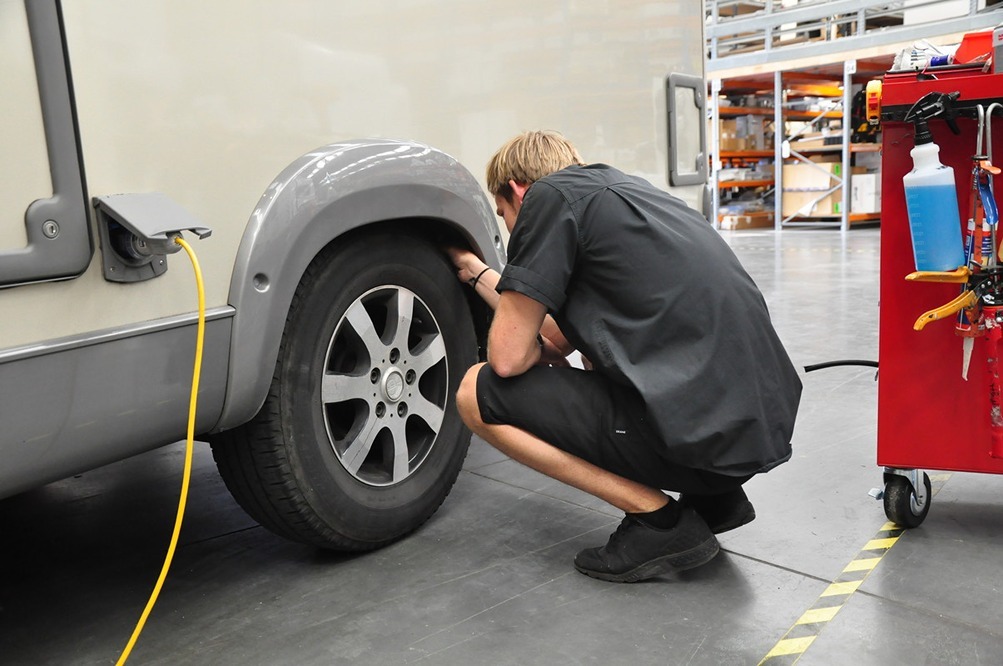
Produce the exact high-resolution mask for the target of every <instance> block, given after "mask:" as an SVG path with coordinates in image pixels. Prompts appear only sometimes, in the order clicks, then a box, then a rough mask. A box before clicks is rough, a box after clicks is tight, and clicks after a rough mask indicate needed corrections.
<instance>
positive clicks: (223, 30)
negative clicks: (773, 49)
mask: <svg viewBox="0 0 1003 666" xmlns="http://www.w3.org/2000/svg"><path fill="white" fill-rule="evenodd" d="M63 11H64V14H65V20H66V29H67V33H68V34H67V39H68V44H69V50H70V59H71V63H72V67H73V78H74V85H75V88H76V100H77V107H78V109H77V110H78V115H79V121H80V128H81V134H82V137H81V139H82V144H83V150H84V163H85V166H86V169H87V184H88V189H89V193H90V195H92V196H97V195H106V194H114V193H121V192H148V191H159V192H164V193H165V194H167V195H168V196H170V197H171V198H173V199H174V200H175V201H177V202H178V203H180V204H182V205H183V206H185V207H186V208H187V209H188V210H189V211H191V212H192V213H193V214H194V215H195V216H197V217H198V218H200V219H201V220H202V221H203V223H204V224H206V225H208V226H210V227H212V228H213V230H214V233H213V235H212V237H211V238H209V239H207V240H205V241H197V242H195V243H194V246H195V249H196V251H197V252H198V255H199V259H200V262H201V264H202V268H203V270H204V271H205V278H206V290H207V297H208V302H209V305H210V307H212V306H218V305H223V304H225V302H226V295H227V293H228V290H229V282H230V273H231V269H232V263H233V260H234V256H235V254H236V250H237V246H238V244H239V242H240V237H241V234H242V232H243V229H244V226H245V224H246V222H247V219H248V217H249V216H250V214H251V212H252V211H253V209H254V207H255V204H256V202H257V200H258V198H259V197H260V195H261V193H262V192H263V191H264V190H265V188H266V187H267V185H268V184H269V182H270V181H271V180H272V179H273V178H274V176H275V175H277V174H278V173H279V171H281V170H282V169H283V168H284V167H285V166H286V165H287V164H288V163H289V162H291V161H292V160H293V159H294V158H296V157H297V156H299V155H300V154H302V153H305V152H307V151H309V150H311V149H312V148H314V147H316V146H319V145H323V144H326V143H330V142H332V141H337V140H343V139H351V138H360V137H393V138H409V139H415V140H418V141H422V142H425V143H429V144H431V145H433V146H435V147H437V148H440V149H442V150H444V151H446V152H447V153H450V154H451V155H453V156H454V157H456V158H457V159H459V160H460V161H461V162H462V163H463V164H465V165H466V166H467V168H469V169H470V170H471V171H473V173H474V174H475V175H476V176H478V178H480V179H481V180H483V167H484V164H485V163H486V161H487V159H488V157H489V156H490V154H491V153H492V152H493V150H494V149H495V148H497V146H498V145H499V144H501V143H502V142H503V141H504V140H505V139H507V138H508V137H509V136H511V135H513V134H515V133H517V132H519V131H522V130H525V129H531V128H552V129H559V130H561V131H563V132H564V133H565V134H566V135H567V136H569V137H570V138H571V139H572V140H573V141H575V142H576V143H577V144H578V145H579V147H580V149H581V152H582V153H583V155H584V157H585V159H586V160H588V161H593V162H600V161H601V162H609V163H611V164H614V165H616V166H618V167H619V168H622V169H624V170H625V171H628V172H632V173H635V174H638V175H641V176H644V177H646V178H648V179H650V180H651V181H652V182H654V183H655V184H656V185H659V186H661V187H667V179H666V162H667V155H666V136H665V135H666V126H665V125H666V121H665V92H664V81H665V77H666V76H667V75H668V74H669V73H670V72H673V71H678V72H686V73H696V74H699V73H702V67H703V65H702V49H703V40H702V4H701V3H700V2H698V1H696V0H686V1H675V2H665V1H659V2H656V1H641V0H634V1H631V0H606V1H602V0H571V1H568V0H534V1H533V2H527V1H523V0H517V1H514V2H509V3H503V4H499V3H484V2H476V1H470V0H398V1H396V2H330V1H323V2H320V1H318V2H281V1H279V0H260V1H256V2H253V3H252V2H246V1H238V0H214V1H213V2H205V1H204V0H144V1H143V2H135V0H67V1H66V2H64V3H63ZM697 189H698V188H690V190H689V191H680V192H679V194H680V195H681V196H683V197H684V198H685V199H687V201H688V202H689V203H691V205H696V200H697V194H696V191H697ZM4 224H6V222H4ZM95 238H96V236H95ZM169 264H170V269H169V271H168V272H167V274H165V275H164V276H162V277H159V278H156V279H154V280H150V281H147V282H143V283H139V284H125V285H123V284H112V283H108V282H106V281H105V280H104V279H103V277H102V274H101V268H100V250H98V251H97V253H96V255H95V260H94V261H93V262H92V264H91V266H90V268H89V269H88V271H87V272H86V273H85V274H84V275H83V276H81V277H80V278H78V279H75V280H70V281H66V282H61V283H49V284H37V285H29V286H24V287H17V288H14V289H6V290H0V315H2V316H3V318H4V320H5V322H11V321H12V318H11V317H9V316H8V315H9V314H11V313H17V315H16V321H17V324H16V325H6V323H5V325H4V326H3V327H2V328H0V348H4V347H10V346H16V345H20V344H28V343H31V342H34V341H37V340H40V339H47V338H53V337H59V336H64V335H70V334H76V333H83V332H87V331H90V330H95V329H102V328H108V327H113V326H118V325H122V324H126V323H129V322H134V321H139V320H145V319H153V318H159V317H165V316H169V315H173V314H177V313H181V312H189V311H191V310H193V309H194V305H195V294H194V283H193V280H192V277H191V270H190V268H189V267H188V265H187V259H186V258H185V256H184V255H183V254H178V255H173V256H171V257H170V260H169Z"/></svg>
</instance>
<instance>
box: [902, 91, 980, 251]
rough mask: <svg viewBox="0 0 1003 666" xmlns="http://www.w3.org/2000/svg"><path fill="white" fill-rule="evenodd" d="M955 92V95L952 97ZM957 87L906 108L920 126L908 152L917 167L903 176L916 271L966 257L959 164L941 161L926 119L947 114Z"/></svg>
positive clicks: (931, 94) (911, 119)
mask: <svg viewBox="0 0 1003 666" xmlns="http://www.w3.org/2000/svg"><path fill="white" fill-rule="evenodd" d="M952 95H953V97H952ZM957 97H958V93H951V94H945V93H939V92H935V93H929V94H927V95H924V96H923V97H921V98H920V99H919V100H917V102H916V103H915V104H913V106H912V108H911V109H910V110H909V111H908V113H906V117H905V120H906V122H911V123H913V124H914V125H915V127H916V135H915V147H914V148H913V149H912V150H911V151H910V153H909V155H910V156H911V157H912V160H913V169H912V171H910V172H909V173H907V174H906V175H905V176H904V177H903V178H902V184H903V186H904V187H905V200H906V211H907V214H908V217H909V231H910V234H911V236H912V248H913V258H914V260H915V262H916V270H917V271H948V270H952V269H955V268H957V267H958V266H961V265H963V264H964V262H965V256H964V246H963V244H962V240H961V218H960V217H959V215H958V192H957V187H956V185H955V181H954V169H952V168H951V167H949V166H944V165H943V164H941V162H940V159H939V154H940V146H938V145H937V144H935V143H934V142H933V136H932V135H931V134H930V129H929V127H928V124H927V121H928V120H930V119H931V118H934V117H937V116H940V115H945V114H948V116H947V117H948V118H950V117H951V116H950V115H949V113H950V111H949V110H950V108H951V105H952V104H953V102H954V100H955V99H957Z"/></svg>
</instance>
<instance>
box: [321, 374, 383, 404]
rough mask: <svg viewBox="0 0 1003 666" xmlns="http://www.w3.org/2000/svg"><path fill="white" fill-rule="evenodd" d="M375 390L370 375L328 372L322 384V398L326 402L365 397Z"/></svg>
mask: <svg viewBox="0 0 1003 666" xmlns="http://www.w3.org/2000/svg"><path fill="white" fill-rule="evenodd" d="M372 392H373V383H372V381H370V379H369V375H359V376H354V375H341V374H334V373H326V374H325V375H324V379H323V380H321V384H320V400H321V402H323V403H324V404H330V403H333V402H345V401H346V400H352V399H355V398H363V397H365V396H367V395H369V394H371V393H372Z"/></svg>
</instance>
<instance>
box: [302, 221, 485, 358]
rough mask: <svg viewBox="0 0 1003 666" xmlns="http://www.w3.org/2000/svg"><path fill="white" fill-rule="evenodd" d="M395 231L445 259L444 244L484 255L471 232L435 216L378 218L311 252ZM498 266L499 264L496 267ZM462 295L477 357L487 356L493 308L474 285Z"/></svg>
mask: <svg viewBox="0 0 1003 666" xmlns="http://www.w3.org/2000/svg"><path fill="white" fill-rule="evenodd" d="M387 233H389V234H394V235H400V236H411V237H413V238H415V239H417V240H423V241H425V242H427V243H430V244H431V245H433V246H434V247H437V248H439V249H440V250H442V255H443V257H444V258H446V260H447V261H448V256H447V255H446V252H445V248H446V247H451V246H452V247H463V248H467V249H469V250H472V251H473V252H474V253H476V254H477V256H479V257H481V258H482V259H485V254H486V253H485V252H484V251H483V250H482V249H481V248H479V247H477V246H476V244H475V243H474V242H473V241H472V240H471V238H470V236H469V235H467V234H466V233H464V231H463V230H462V229H461V228H459V227H457V226H455V225H453V224H452V223H450V222H447V221H445V220H441V219H435V218H425V217H418V218H404V219H395V220H381V221H378V222H371V223H369V224H366V225H364V226H361V227H356V228H354V229H350V230H348V231H346V232H345V233H343V234H341V235H340V236H338V237H337V238H335V239H333V240H332V241H331V242H330V243H328V244H327V245H326V246H324V247H323V248H321V249H320V250H318V251H317V254H315V255H314V258H315V259H316V257H317V256H319V255H321V254H324V253H326V252H328V251H330V250H333V249H335V248H337V247H341V246H343V245H348V244H350V243H356V242H360V241H361V240H363V239H365V238H366V237H367V236H374V235H377V234H387ZM499 268H500V267H499ZM463 295H464V298H466V301H467V305H468V306H469V307H470V313H471V315H472V316H473V323H474V332H475V333H476V335H477V347H478V355H479V357H480V360H482V361H483V360H486V359H487V341H488V328H489V327H490V325H491V317H492V314H493V312H492V311H491V308H489V307H488V306H487V304H486V303H485V302H484V301H483V300H482V299H481V298H479V297H478V296H477V294H476V292H474V290H473V289H464V290H463Z"/></svg>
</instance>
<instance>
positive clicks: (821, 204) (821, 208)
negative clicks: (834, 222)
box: [781, 190, 843, 217]
mask: <svg viewBox="0 0 1003 666" xmlns="http://www.w3.org/2000/svg"><path fill="white" fill-rule="evenodd" d="M824 192H825V190H819V191H808V192H788V191H787V190H784V195H783V203H782V204H781V212H782V213H783V216H784V217H790V216H791V215H800V216H803V217H826V216H831V215H841V214H842V211H843V193H842V191H841V190H836V191H835V192H833V193H832V194H830V195H828V196H825V197H822V198H819V197H820V195H822V194H823V193H824ZM816 200H817V201H816Z"/></svg>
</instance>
